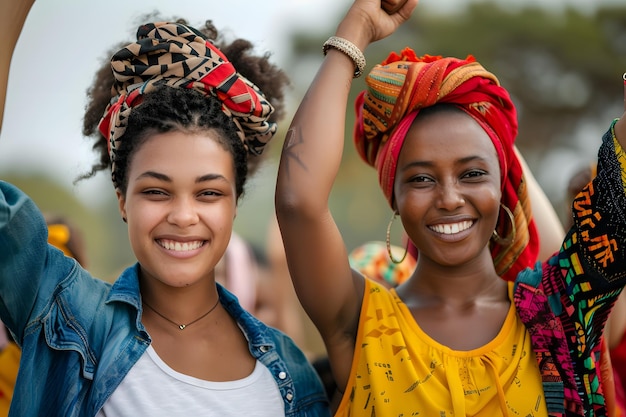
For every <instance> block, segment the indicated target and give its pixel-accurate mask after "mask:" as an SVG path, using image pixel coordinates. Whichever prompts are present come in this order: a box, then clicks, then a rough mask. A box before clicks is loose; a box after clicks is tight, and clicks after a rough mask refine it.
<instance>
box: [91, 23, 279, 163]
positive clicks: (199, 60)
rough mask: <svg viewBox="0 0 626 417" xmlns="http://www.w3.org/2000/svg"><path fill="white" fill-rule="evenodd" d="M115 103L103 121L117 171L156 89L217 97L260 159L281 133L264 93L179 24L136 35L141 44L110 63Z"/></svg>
mask: <svg viewBox="0 0 626 417" xmlns="http://www.w3.org/2000/svg"><path fill="white" fill-rule="evenodd" d="M111 68H112V70H113V73H114V76H115V79H116V83H115V85H114V86H113V89H114V94H115V97H113V99H112V101H111V104H109V106H107V108H106V110H105V113H104V116H103V118H102V120H101V121H100V125H99V129H100V132H101V133H102V134H103V135H104V137H105V138H107V141H108V142H107V145H108V149H109V156H110V158H111V162H112V164H113V166H112V170H113V171H114V170H115V150H116V148H118V147H119V143H120V141H121V140H122V135H123V134H124V131H125V130H126V125H127V122H128V117H129V114H130V111H131V109H132V107H133V106H134V105H137V104H139V103H140V102H141V99H140V97H141V95H142V94H145V93H149V92H151V91H153V90H154V89H155V88H156V87H159V86H163V85H167V86H170V87H178V88H189V89H194V90H197V91H200V92H201V93H203V94H205V95H211V96H215V97H217V98H218V99H219V100H220V101H221V102H222V110H223V111H224V113H226V115H228V116H229V117H231V119H232V120H233V122H234V123H235V126H236V127H237V131H238V133H239V136H240V138H241V140H242V141H243V143H244V145H245V146H246V148H247V149H248V152H249V153H251V154H253V155H259V154H261V152H262V151H263V147H264V146H265V145H266V144H267V142H268V141H269V140H270V139H271V138H272V136H273V135H274V133H276V124H275V123H272V122H269V121H268V118H269V116H270V115H271V114H272V112H273V111H274V108H273V107H272V105H271V104H270V103H269V102H268V101H267V100H266V98H265V96H264V95H263V93H262V92H261V91H260V90H259V88H258V87H257V86H255V85H254V84H253V83H252V82H250V81H249V80H248V79H246V78H245V77H243V76H242V75H241V74H239V73H238V72H237V71H236V69H235V67H234V66H233V65H232V64H231V63H230V62H229V61H228V59H227V58H226V56H225V55H224V54H223V53H222V52H221V51H220V50H219V49H218V48H217V47H216V46H215V45H213V43H212V41H211V40H209V39H206V38H205V37H204V35H203V34H202V33H201V32H199V31H198V30H196V29H194V28H192V27H190V26H186V25H183V24H180V23H169V22H160V23H148V24H145V25H142V26H140V27H139V29H138V30H137V42H134V43H131V44H129V45H127V46H126V47H125V48H123V49H121V50H120V51H119V52H117V53H116V54H115V55H113V57H112V58H111Z"/></svg>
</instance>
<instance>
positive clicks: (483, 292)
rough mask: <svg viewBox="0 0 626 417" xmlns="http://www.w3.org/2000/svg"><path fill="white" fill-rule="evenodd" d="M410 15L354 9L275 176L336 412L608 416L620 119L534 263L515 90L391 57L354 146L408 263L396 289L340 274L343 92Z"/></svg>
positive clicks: (475, 66) (621, 194)
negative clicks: (410, 257) (337, 189)
mask: <svg viewBox="0 0 626 417" xmlns="http://www.w3.org/2000/svg"><path fill="white" fill-rule="evenodd" d="M396 3H397V4H398V6H399V7H398V8H397V9H395V8H393V7H391V6H393V5H394V4H396ZM416 4H417V0H405V1H403V0H399V1H394V0H385V1H379V0H355V1H354V3H353V4H352V6H351V8H350V9H349V10H348V12H347V13H346V15H345V17H344V19H343V20H342V21H341V22H340V23H339V25H338V26H337V30H336V32H335V36H332V37H331V38H330V39H329V40H328V41H327V42H326V43H325V45H324V48H323V49H324V51H325V52H326V57H325V59H324V62H323V63H322V65H321V67H320V69H319V71H318V73H317V75H316V77H315V79H314V80H313V82H312V84H311V86H310V88H309V90H308V91H307V93H306V95H305V98H304V100H303V101H302V103H301V104H300V107H299V108H298V111H297V112H296V114H295V116H294V119H293V121H292V123H291V126H290V128H289V131H288V133H287V138H286V140H285V144H284V147H283V152H282V156H281V162H280V167H279V171H278V181H277V187H276V212H277V217H278V221H279V225H280V229H281V233H282V236H283V241H284V246H285V252H286V256H287V260H288V264H289V268H290V273H291V277H292V280H293V282H294V286H295V289H296V293H297V294H298V297H299V298H300V301H301V303H302V304H303V306H304V308H305V310H306V311H307V313H308V314H309V316H310V317H311V319H312V320H313V322H314V323H315V325H316V326H317V328H318V330H319V331H320V334H321V335H322V338H323V340H324V342H325V345H326V348H327V351H328V356H329V360H330V364H331V367H332V370H333V376H334V378H335V381H336V384H337V387H338V390H339V391H340V392H341V393H342V394H343V396H342V398H341V402H340V404H339V405H338V410H337V413H336V414H335V416H337V417H338V416H351V417H357V416H372V415H377V416H416V415H419V416H468V415H471V416H489V417H490V416H522V415H524V416H535V417H539V416H606V415H614V414H612V413H613V412H614V411H615V410H614V409H613V408H611V407H612V406H614V405H615V404H614V402H612V400H611V395H612V394H611V392H610V391H611V389H610V388H611V386H610V383H609V382H610V381H609V380H607V379H606V378H611V373H610V372H606V369H602V366H601V360H602V349H603V347H602V346H603V327H604V324H605V322H606V318H607V316H608V314H609V312H610V310H611V308H612V306H613V304H614V303H615V300H616V299H617V297H618V295H619V294H620V292H621V291H622V289H623V287H624V284H626V269H625V267H624V266H625V265H626V152H625V151H624V149H626V114H624V115H622V117H621V118H620V119H618V120H615V121H613V123H611V124H610V126H609V127H608V130H607V131H606V133H605V134H604V136H603V140H602V145H601V146H600V150H599V153H598V174H597V176H596V177H595V178H594V179H593V181H592V182H590V183H589V184H587V186H586V187H585V188H584V189H583V190H582V192H580V193H579V194H578V195H577V196H576V198H575V200H574V201H573V205H572V207H573V220H574V225H573V226H572V228H571V229H570V230H569V232H568V233H567V235H566V236H565V238H564V240H563V244H562V246H561V248H560V250H559V251H558V252H557V253H556V254H554V255H553V256H552V257H550V259H548V260H547V261H545V262H537V254H538V249H539V248H538V232H537V230H536V227H535V225H534V221H533V214H532V212H531V210H530V202H529V200H528V193H527V189H526V185H527V184H526V181H525V178H524V175H523V171H522V167H521V163H520V161H519V160H518V158H517V156H516V155H515V150H514V140H515V137H516V136H517V115H516V112H515V106H514V105H513V103H512V100H511V98H510V96H509V94H508V92H507V91H506V90H505V89H504V88H503V87H502V86H501V85H500V83H499V81H498V79H497V78H496V76H495V75H494V74H492V73H491V72H489V71H488V70H487V69H485V68H484V67H483V66H481V65H480V64H479V63H478V62H477V61H476V60H475V59H474V58H473V57H471V56H470V57H467V58H465V59H459V58H455V57H441V56H429V55H423V56H418V55H417V54H415V52H413V51H412V50H411V49H409V48H405V49H404V50H402V51H401V52H400V53H390V55H389V58H387V59H386V60H384V61H383V62H382V63H380V64H378V65H374V66H373V68H372V69H371V70H370V72H369V74H368V75H367V77H366V80H365V81H366V84H367V87H366V89H365V91H363V92H362V93H361V94H359V95H358V98H357V101H356V104H355V110H356V123H355V129H354V143H355V145H356V147H357V150H358V152H359V155H360V156H361V158H362V159H364V160H365V161H366V162H367V163H368V164H370V165H372V166H373V167H375V169H376V170H377V173H378V181H379V185H380V186H381V188H382V191H383V194H384V195H385V197H386V199H387V202H388V204H389V206H390V208H391V210H392V211H393V213H394V217H395V215H398V216H399V217H400V221H401V223H402V226H403V227H404V231H405V232H406V234H407V236H408V237H409V239H410V242H411V243H412V244H414V245H415V247H416V248H417V251H418V257H417V265H416V267H415V269H414V271H413V273H412V275H411V277H410V278H409V279H407V280H406V281H404V282H403V283H402V284H400V285H399V286H397V287H395V288H392V289H388V288H386V286H384V285H380V284H379V283H376V282H375V281H374V280H372V279H368V278H366V277H364V276H363V275H362V274H361V273H359V272H358V271H356V270H354V269H352V268H351V266H350V263H349V258H348V254H347V251H346V248H345V243H344V241H343V238H342V236H341V232H340V230H339V228H338V227H337V225H336V224H335V222H334V221H333V218H332V214H331V213H330V211H329V207H328V199H329V196H330V194H331V190H332V186H333V182H334V181H335V178H336V175H337V172H338V170H339V167H340V165H341V156H342V151H343V147H344V133H345V121H346V119H345V118H346V110H347V105H348V97H349V91H350V86H351V82H352V79H353V78H354V77H357V76H359V75H360V74H361V72H362V71H363V69H364V67H365V57H364V55H363V53H362V52H361V51H363V50H365V48H366V47H367V46H368V45H369V44H370V43H372V42H374V41H377V40H379V39H382V38H385V37H387V36H388V35H390V34H391V33H392V32H394V31H395V30H396V29H397V28H398V27H399V26H400V24H401V23H402V22H404V21H406V20H407V19H409V17H410V15H411V13H412V10H413V8H414V7H415V6H416ZM383 8H385V9H386V10H383ZM617 85H619V84H617ZM387 245H390V238H389V236H388V237H387ZM389 255H390V257H391V259H392V260H394V259H395V262H399V261H400V260H401V258H402V256H398V255H396V254H394V253H392V252H391V251H390V253H389Z"/></svg>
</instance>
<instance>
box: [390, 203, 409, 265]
mask: <svg viewBox="0 0 626 417" xmlns="http://www.w3.org/2000/svg"><path fill="white" fill-rule="evenodd" d="M397 215H398V213H396V212H395V211H394V212H393V216H392V217H391V220H389V224H388V225H387V239H385V243H386V244H387V254H388V255H389V259H391V262H393V263H394V264H400V263H402V261H404V259H405V258H406V254H407V253H408V252H409V243H408V242H407V244H406V247H405V248H404V255H402V258H401V259H395V258H394V257H393V254H392V253H391V239H390V235H391V225H392V224H393V221H394V220H395V219H396V216H397Z"/></svg>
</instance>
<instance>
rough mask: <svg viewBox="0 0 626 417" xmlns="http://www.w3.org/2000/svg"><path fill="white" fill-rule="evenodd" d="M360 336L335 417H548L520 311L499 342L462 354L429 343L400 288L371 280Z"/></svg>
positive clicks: (509, 317) (512, 313)
mask: <svg viewBox="0 0 626 417" xmlns="http://www.w3.org/2000/svg"><path fill="white" fill-rule="evenodd" d="M512 288H513V283H509V296H510V297H512ZM357 337H358V340H359V343H357V344H356V346H355V353H354V360H353V363H352V368H351V372H350V378H349V380H348V384H347V386H346V395H344V396H343V398H342V401H341V403H340V405H339V408H338V410H337V413H336V414H335V417H349V416H355V417H356V416H374V415H376V416H476V417H480V416H483V417H492V416H533V417H542V416H543V417H547V416H548V412H547V408H546V401H545V398H544V396H543V389H542V386H541V380H540V378H539V377H538V375H539V371H538V367H537V362H536V361H535V358H534V355H533V354H532V346H531V343H530V338H529V337H528V333H527V332H526V328H525V327H524V325H523V323H522V322H521V321H520V320H519V317H518V316H517V314H516V312H515V307H514V305H513V304H511V306H510V308H509V312H508V314H507V316H506V319H505V321H504V323H503V325H502V328H501V330H500V331H499V333H498V335H497V336H496V337H495V338H494V339H493V340H492V341H490V342H489V343H487V344H486V345H484V346H481V347H479V348H476V349H473V350H470V351H456V350H452V349H450V348H449V347H447V346H444V345H442V344H440V343H438V342H437V341H435V340H434V339H432V338H431V337H429V336H428V335H427V334H426V333H425V332H424V331H423V330H422V329H421V327H420V326H419V324H418V323H417V322H416V321H415V319H414V318H413V315H412V314H411V311H410V310H409V308H408V307H407V306H406V304H404V303H403V302H402V300H401V299H400V298H399V297H398V295H397V293H396V292H395V291H394V290H393V289H391V290H387V289H385V288H384V287H383V286H382V285H380V284H378V283H376V282H374V281H372V280H367V281H366V286H365V293H364V297H363V307H362V309H361V316H360V319H359V330H358V336H357Z"/></svg>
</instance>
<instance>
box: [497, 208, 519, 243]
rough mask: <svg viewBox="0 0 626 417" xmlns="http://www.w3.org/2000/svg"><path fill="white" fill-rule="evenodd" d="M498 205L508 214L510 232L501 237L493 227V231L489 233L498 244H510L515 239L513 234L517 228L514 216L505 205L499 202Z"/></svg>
mask: <svg viewBox="0 0 626 417" xmlns="http://www.w3.org/2000/svg"><path fill="white" fill-rule="evenodd" d="M500 207H502V208H503V209H504V211H505V212H506V214H507V215H508V216H509V221H510V222H511V232H510V233H509V235H508V236H507V237H504V238H503V237H501V236H500V235H499V234H498V232H497V231H496V230H495V229H494V231H493V233H492V234H491V239H492V240H493V241H494V242H495V243H497V244H498V245H502V246H510V245H511V244H512V243H513V242H514V241H515V234H516V233H517V230H516V228H515V217H513V213H511V210H510V209H509V208H508V207H507V206H505V205H504V204H502V203H500Z"/></svg>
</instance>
